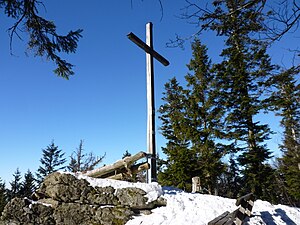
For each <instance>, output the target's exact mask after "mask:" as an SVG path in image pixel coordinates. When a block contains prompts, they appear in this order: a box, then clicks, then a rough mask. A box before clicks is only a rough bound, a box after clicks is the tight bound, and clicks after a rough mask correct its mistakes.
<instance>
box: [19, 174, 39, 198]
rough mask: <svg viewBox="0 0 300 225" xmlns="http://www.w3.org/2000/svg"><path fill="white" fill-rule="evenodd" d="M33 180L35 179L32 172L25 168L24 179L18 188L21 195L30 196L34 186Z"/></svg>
mask: <svg viewBox="0 0 300 225" xmlns="http://www.w3.org/2000/svg"><path fill="white" fill-rule="evenodd" d="M35 181H36V179H35V178H34V176H33V174H32V172H31V171H30V170H27V172H26V173H25V175H24V181H23V182H22V185H21V190H20V194H21V196H22V197H30V196H31V195H32V193H33V192H34V190H35V188H36V185H35Z"/></svg>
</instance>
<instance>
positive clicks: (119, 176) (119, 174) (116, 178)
mask: <svg viewBox="0 0 300 225" xmlns="http://www.w3.org/2000/svg"><path fill="white" fill-rule="evenodd" d="M125 177H126V176H125V175H124V174H123V173H118V174H116V175H112V176H110V177H106V178H107V179H113V180H124V178H125Z"/></svg>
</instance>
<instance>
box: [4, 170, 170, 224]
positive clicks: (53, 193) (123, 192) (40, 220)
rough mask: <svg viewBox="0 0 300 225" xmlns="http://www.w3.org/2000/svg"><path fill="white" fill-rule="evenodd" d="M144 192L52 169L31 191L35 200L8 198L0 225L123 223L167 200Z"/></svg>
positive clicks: (147, 212)
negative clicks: (96, 183) (99, 183)
mask: <svg viewBox="0 0 300 225" xmlns="http://www.w3.org/2000/svg"><path fill="white" fill-rule="evenodd" d="M145 195H146V192H145V191H143V190H141V189H139V188H123V189H118V190H115V189H114V188H113V187H92V186H90V184H89V183H88V182H87V181H86V180H84V179H77V178H76V177H75V176H73V175H72V174H65V173H53V174H51V175H49V176H48V177H46V178H45V180H44V182H43V183H42V184H41V186H40V188H39V189H38V190H37V191H36V192H35V193H34V195H33V196H32V198H33V200H34V201H33V200H30V199H27V198H25V199H21V198H15V199H13V200H12V201H10V202H9V203H8V204H7V205H6V206H5V208H4V210H3V213H2V217H1V220H3V221H4V222H1V221H0V225H20V224H26V225H63V224H65V225H77V224H80V225H91V224H93V225H124V224H125V223H126V222H127V221H128V220H130V219H131V218H132V216H133V215H139V214H150V213H151V209H153V208H154V207H157V206H162V205H165V204H166V202H165V200H164V199H162V198H161V199H160V198H159V199H157V200H155V201H153V202H150V203H149V202H148V199H147V198H146V197H145Z"/></svg>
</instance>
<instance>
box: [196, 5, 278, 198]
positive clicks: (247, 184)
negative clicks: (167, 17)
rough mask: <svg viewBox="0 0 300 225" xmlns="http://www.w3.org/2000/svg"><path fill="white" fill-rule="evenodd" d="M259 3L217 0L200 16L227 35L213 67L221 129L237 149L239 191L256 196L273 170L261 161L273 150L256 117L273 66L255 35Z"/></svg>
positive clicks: (207, 26)
mask: <svg viewBox="0 0 300 225" xmlns="http://www.w3.org/2000/svg"><path fill="white" fill-rule="evenodd" d="M262 4H263V1H253V2H251V4H250V3H249V4H245V1H243V0H238V1H235V0H216V1H213V7H214V10H213V11H212V12H208V11H205V12H204V13H203V15H202V17H201V18H200V21H201V22H202V23H203V24H202V25H203V26H202V27H203V28H205V29H208V30H212V31H216V32H217V35H219V36H223V37H224V38H225V48H224V49H223V51H222V53H221V57H223V61H222V62H221V63H219V64H217V65H216V66H215V67H214V69H215V72H216V79H217V82H218V84H217V85H218V87H219V88H220V92H219V95H220V97H221V98H220V99H221V100H222V101H221V103H222V104H223V105H224V106H225V107H226V114H225V122H226V129H225V131H226V132H227V134H228V139H229V140H232V141H233V143H236V144H237V145H236V147H237V149H239V150H240V156H239V158H238V162H239V164H240V165H241V166H242V167H243V168H242V174H243V187H244V190H242V192H250V191H251V192H254V193H255V195H257V196H258V197H262V196H264V195H265V193H266V190H263V189H262V186H263V185H262V184H263V183H264V182H265V180H266V179H265V178H266V177H267V176H269V175H271V174H269V172H270V171H269V169H268V166H266V165H265V162H266V160H267V159H269V158H270V157H271V152H270V150H268V149H267V147H266V145H265V143H264V142H265V141H266V140H268V138H269V134H270V129H269V127H268V125H266V124H260V123H259V122H258V121H255V116H256V115H257V114H258V113H259V112H260V111H261V110H263V108H262V106H263V104H262V102H261V101H262V99H261V98H262V93H263V88H264V83H265V81H266V80H267V78H268V77H269V76H271V73H272V71H273V69H274V67H273V66H272V65H271V63H270V57H269V56H268V54H267V53H266V48H267V46H266V44H265V43H264V42H262V41H260V40H257V39H255V35H259V33H260V32H262V30H263V28H262V27H261V23H260V22H261V20H263V15H262V13H261V11H260V9H261V5H262Z"/></svg>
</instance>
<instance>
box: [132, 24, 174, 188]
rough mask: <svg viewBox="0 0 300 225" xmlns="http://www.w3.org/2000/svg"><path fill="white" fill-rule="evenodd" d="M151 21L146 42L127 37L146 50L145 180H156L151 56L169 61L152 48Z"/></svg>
mask: <svg viewBox="0 0 300 225" xmlns="http://www.w3.org/2000/svg"><path fill="white" fill-rule="evenodd" d="M152 27H153V25H152V23H147V24H146V43H144V42H143V41H142V40H141V39H139V38H138V37H137V36H136V35H134V34H133V33H129V34H128V35H127V37H128V38H129V39H130V40H131V41H132V42H133V43H135V44H136V45H137V46H139V47H140V48H142V49H143V50H144V51H145V52H146V63H147V69H146V71H147V112H148V116H147V153H148V155H149V158H148V162H149V164H150V170H148V171H147V182H148V183H151V182H155V181H157V174H156V149H155V145H156V144H155V102H154V68H153V67H154V66H153V57H154V58H155V59H157V60H158V61H159V62H160V63H162V64H163V65H164V66H168V65H169V62H168V60H166V59H165V58H164V57H163V56H161V55H160V54H159V53H157V52H156V51H155V50H154V49H153V37H152Z"/></svg>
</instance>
